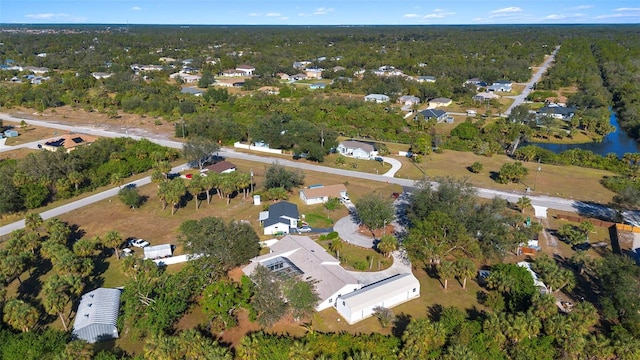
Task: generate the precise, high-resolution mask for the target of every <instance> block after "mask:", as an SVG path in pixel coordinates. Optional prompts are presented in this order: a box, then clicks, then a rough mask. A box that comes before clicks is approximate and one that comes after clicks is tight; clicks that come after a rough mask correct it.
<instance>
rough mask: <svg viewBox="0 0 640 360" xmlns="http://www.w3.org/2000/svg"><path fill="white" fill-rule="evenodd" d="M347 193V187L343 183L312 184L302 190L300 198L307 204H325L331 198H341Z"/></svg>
mask: <svg viewBox="0 0 640 360" xmlns="http://www.w3.org/2000/svg"><path fill="white" fill-rule="evenodd" d="M346 195H347V188H346V187H345V186H344V185H343V184H335V185H328V186H323V185H319V186H310V187H308V188H306V189H302V190H300V199H302V201H304V203H305V204H306V205H314V204H324V203H326V202H327V201H329V199H330V198H338V199H339V198H341V197H344V196H346Z"/></svg>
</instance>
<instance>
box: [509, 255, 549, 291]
mask: <svg viewBox="0 0 640 360" xmlns="http://www.w3.org/2000/svg"><path fill="white" fill-rule="evenodd" d="M516 265H518V266H520V267H523V268H525V269H527V271H528V272H529V274H531V277H532V278H533V286H535V287H536V288H537V289H538V291H540V293H542V294H546V293H547V291H548V290H547V285H545V284H544V283H543V282H542V281H540V280H539V279H538V274H536V273H535V271H533V269H532V268H531V263H529V262H526V261H520V262H519V263H517V264H516Z"/></svg>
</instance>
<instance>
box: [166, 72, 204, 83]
mask: <svg viewBox="0 0 640 360" xmlns="http://www.w3.org/2000/svg"><path fill="white" fill-rule="evenodd" d="M178 77H180V79H182V81H184V82H185V83H195V82H198V81H200V79H201V78H202V76H200V75H193V74H188V73H186V72H182V71H180V72H177V73H173V74H171V75H169V78H171V79H174V80H175V79H176V78H178Z"/></svg>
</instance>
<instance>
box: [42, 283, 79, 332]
mask: <svg viewBox="0 0 640 360" xmlns="http://www.w3.org/2000/svg"><path fill="white" fill-rule="evenodd" d="M81 291H82V285H81V281H80V277H78V276H66V277H61V276H58V275H53V276H52V277H50V278H49V279H47V281H46V282H45V283H44V286H43V288H42V292H43V300H42V305H43V306H44V309H45V311H46V312H47V314H50V315H58V316H59V317H60V321H61V322H62V327H64V330H65V331H67V329H68V328H67V323H66V321H65V317H64V310H65V309H66V307H67V304H69V303H70V302H71V300H72V295H75V296H77V295H79V294H80V292H81Z"/></svg>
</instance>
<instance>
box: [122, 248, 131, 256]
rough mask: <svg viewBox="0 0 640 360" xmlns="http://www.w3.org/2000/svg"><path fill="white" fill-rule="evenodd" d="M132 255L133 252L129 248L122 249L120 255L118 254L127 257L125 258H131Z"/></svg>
mask: <svg viewBox="0 0 640 360" xmlns="http://www.w3.org/2000/svg"><path fill="white" fill-rule="evenodd" d="M132 255H133V250H131V249H129V248H124V249H122V253H121V254H120V256H121V257H127V256H132Z"/></svg>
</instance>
